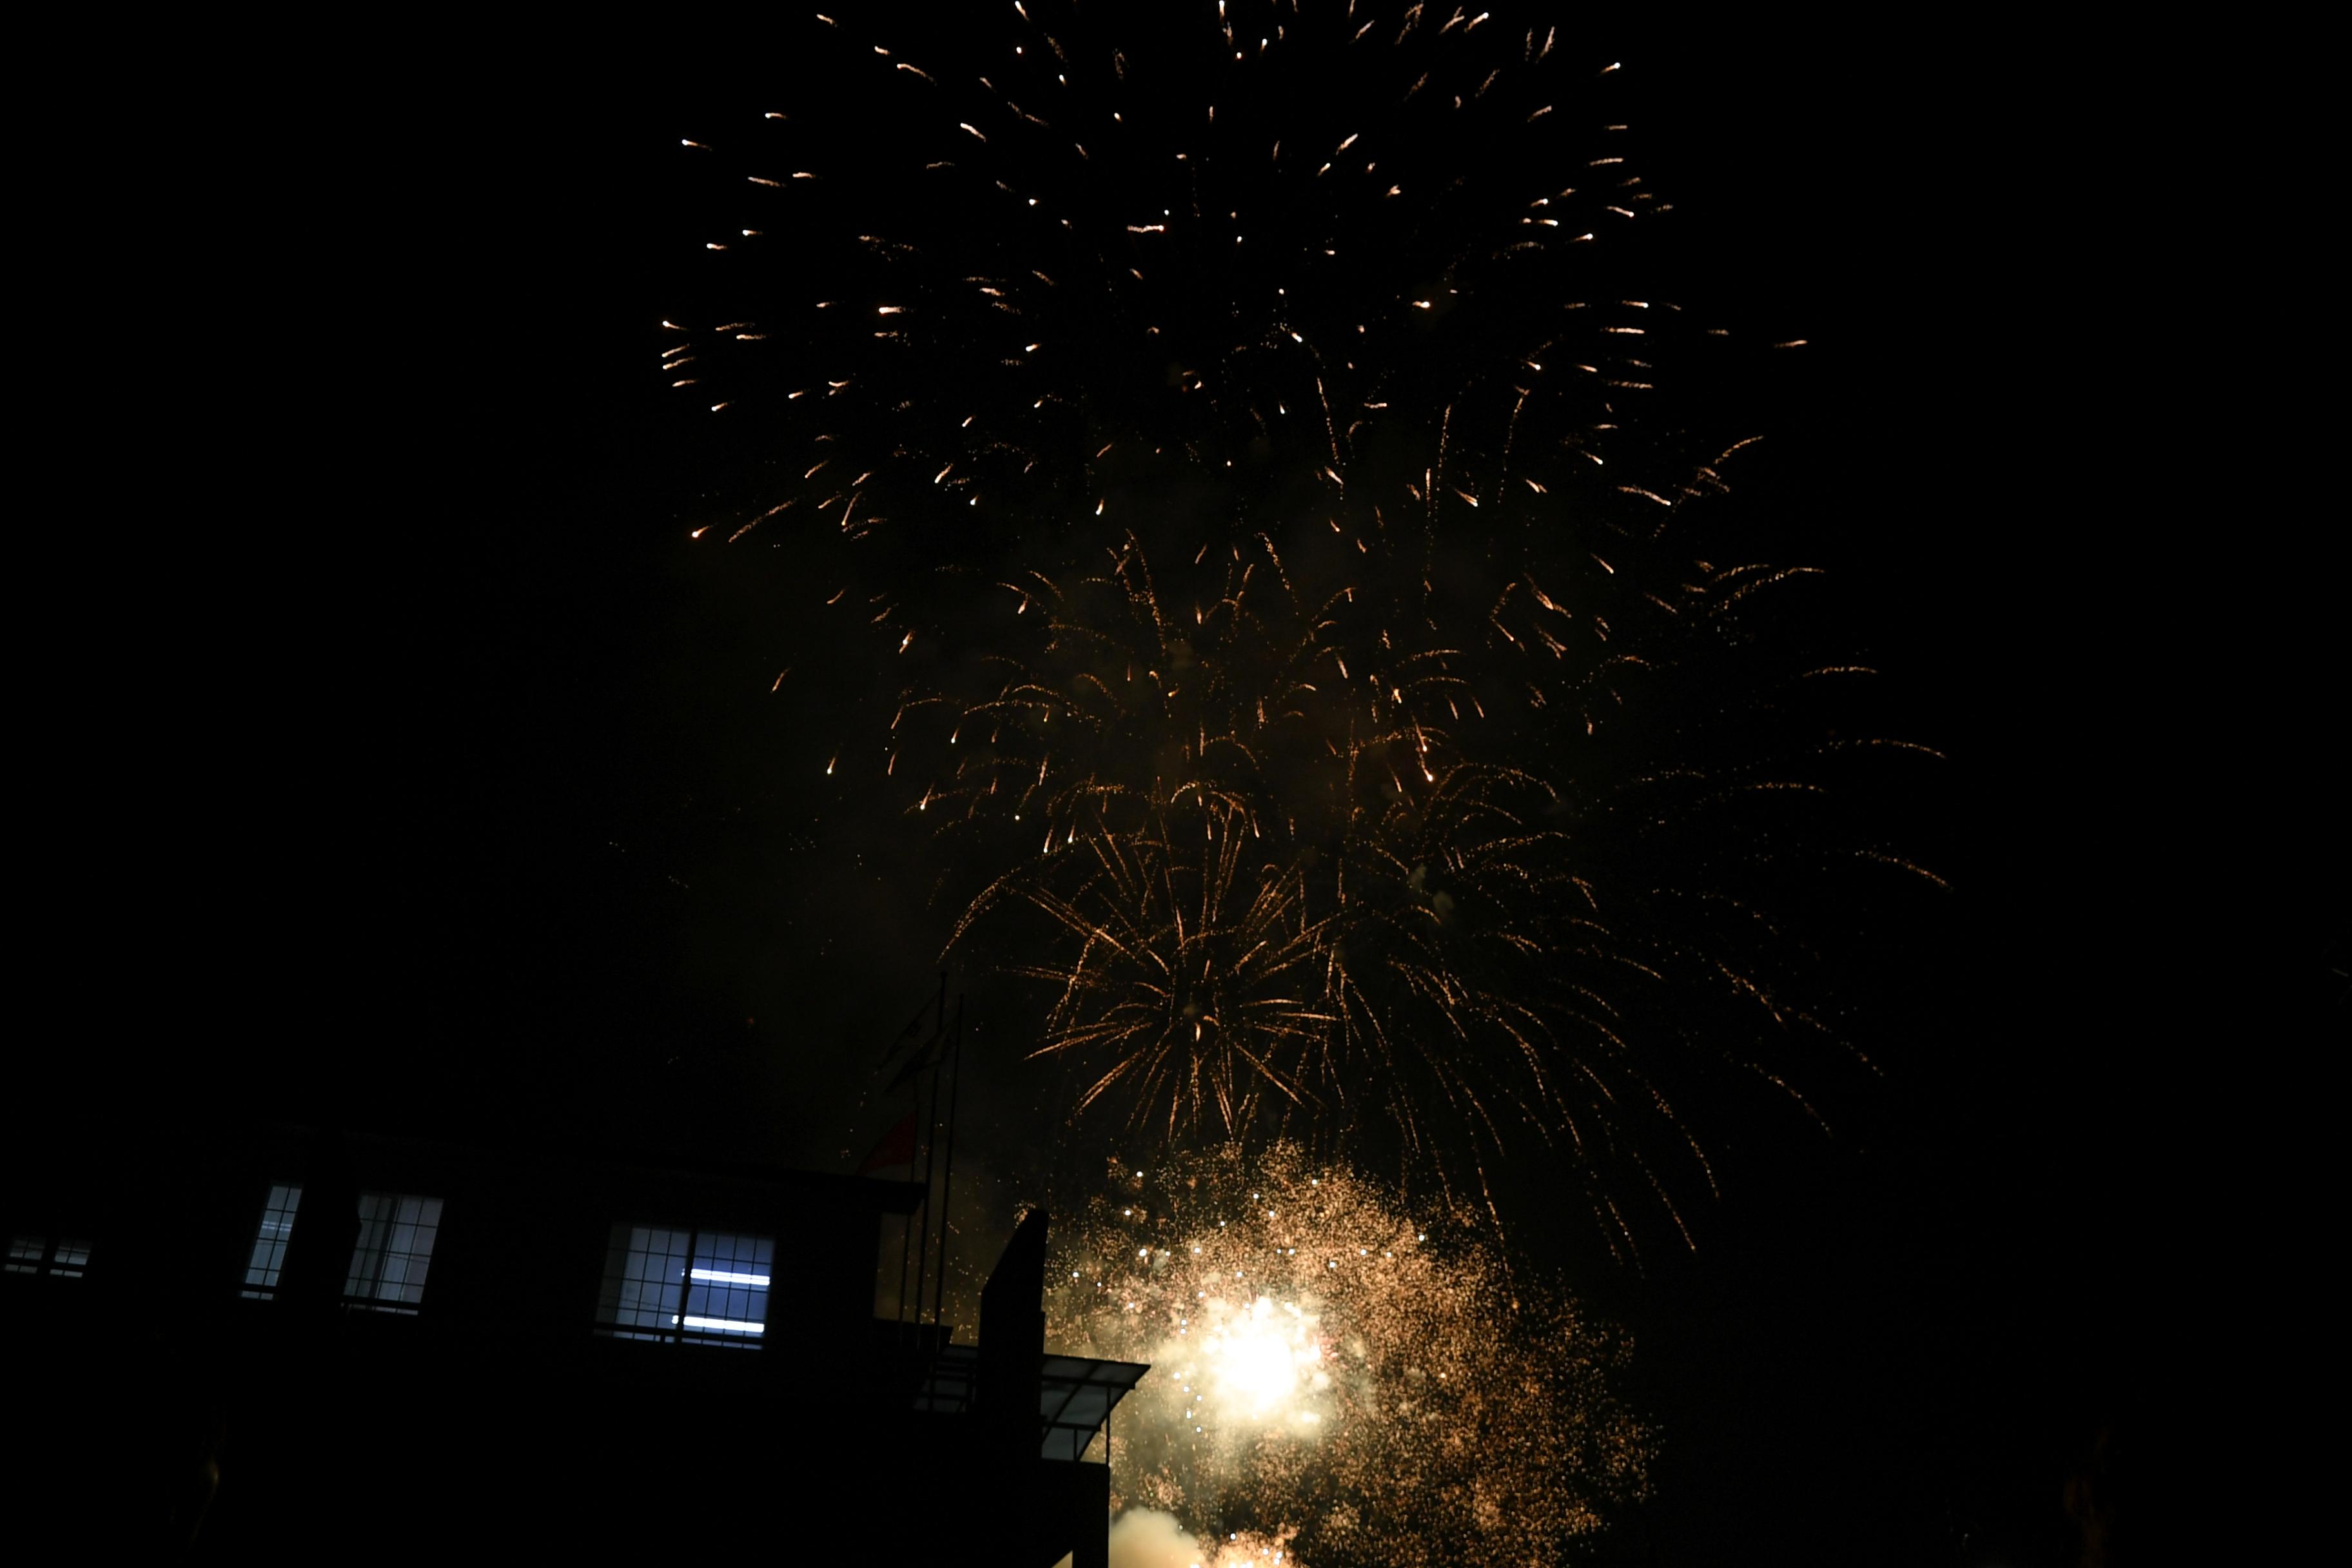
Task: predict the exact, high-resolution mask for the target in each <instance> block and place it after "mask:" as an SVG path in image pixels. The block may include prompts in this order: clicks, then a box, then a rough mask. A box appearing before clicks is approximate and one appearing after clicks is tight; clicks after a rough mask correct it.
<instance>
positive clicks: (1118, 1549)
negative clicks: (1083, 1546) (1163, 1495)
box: [1054, 1508, 1298, 1568]
mask: <svg viewBox="0 0 2352 1568" xmlns="http://www.w3.org/2000/svg"><path fill="white" fill-rule="evenodd" d="M1297 1565H1298V1560H1297V1558H1296V1557H1293V1556H1292V1555H1291V1554H1290V1537H1289V1534H1288V1532H1285V1533H1284V1534H1283V1535H1281V1536H1280V1537H1278V1538H1274V1539H1269V1538H1267V1537H1265V1536H1263V1535H1256V1534H1246V1535H1236V1536H1233V1537H1231V1538H1229V1539H1227V1540H1224V1541H1212V1542H1208V1543H1207V1544H1206V1545H1203V1544H1202V1542H1200V1541H1199V1540H1198V1539H1197V1538H1196V1537H1194V1536H1193V1534H1192V1531H1188V1530H1186V1529H1185V1528H1184V1527H1183V1526H1182V1525H1181V1524H1179V1523H1177V1522H1176V1516H1175V1515H1174V1514H1172V1513H1162V1512H1160V1510H1158V1509H1156V1508H1131V1509H1129V1510H1127V1511H1126V1512H1125V1513H1122V1514H1120V1515H1119V1516H1118V1519H1117V1520H1116V1521H1113V1523H1112V1524H1111V1527H1110V1568H1297ZM1054 1568H1070V1559H1068V1558H1067V1557H1065V1558H1063V1559H1062V1560H1061V1562H1059V1563H1055V1565H1054Z"/></svg>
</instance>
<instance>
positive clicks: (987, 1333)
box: [978, 1209, 1046, 1460]
mask: <svg viewBox="0 0 2352 1568" xmlns="http://www.w3.org/2000/svg"><path fill="white" fill-rule="evenodd" d="M1045 1223H1046V1219H1045V1210H1044V1209H1031V1210H1030V1211H1029V1212H1028V1213H1027V1214H1026V1215H1024V1216H1022V1220H1021V1224H1020V1225H1019V1226H1018V1227H1016V1228H1015V1229H1014V1230H1013V1239H1012V1240H1011V1241H1009V1242H1007V1243H1006V1244H1005V1247H1004V1255H1003V1257H1002V1258H998V1259H997V1260H996V1269H995V1272H993V1273H992V1274H991V1275H989V1277H988V1283H987V1284H986V1285H985V1286H983V1287H982V1289H981V1292H980V1387H979V1390H978V1394H979V1405H980V1412H979V1414H980V1418H981V1420H982V1423H983V1424H984V1425H985V1426H987V1428H988V1430H989V1434H990V1436H989V1439H988V1441H989V1446H990V1447H991V1448H992V1449H996V1450H997V1451H999V1452H1001V1453H1003V1454H1004V1455H1005V1456H1006V1457H1007V1458H1020V1459H1025V1460H1034V1459H1035V1458H1037V1457H1038V1448H1039V1444H1040V1443H1041V1441H1042V1426H1041V1424H1040V1420H1039V1416H1038V1412H1037V1370H1038V1363H1039V1362H1040V1361H1041V1359H1042V1358H1043V1357H1044V1356H1045Z"/></svg>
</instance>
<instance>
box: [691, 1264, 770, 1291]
mask: <svg viewBox="0 0 2352 1568" xmlns="http://www.w3.org/2000/svg"><path fill="white" fill-rule="evenodd" d="M694 1277H695V1278H696V1279H699V1280H701V1281H702V1282H703V1283H704V1284H706V1285H757V1286H758V1287H759V1288H760V1289H762V1290H764V1289H767V1288H768V1277H767V1276H766V1275H764V1274H730V1273H727V1272H726V1271H725V1270H723V1269H719V1268H698V1269H696V1270H695V1271H694Z"/></svg>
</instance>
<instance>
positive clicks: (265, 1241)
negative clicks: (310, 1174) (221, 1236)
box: [237, 1182, 302, 1301]
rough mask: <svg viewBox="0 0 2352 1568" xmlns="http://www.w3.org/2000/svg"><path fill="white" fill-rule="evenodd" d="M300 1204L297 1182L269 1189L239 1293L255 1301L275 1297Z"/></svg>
mask: <svg viewBox="0 0 2352 1568" xmlns="http://www.w3.org/2000/svg"><path fill="white" fill-rule="evenodd" d="M301 1203H302V1186H301V1184H300V1183H299V1182H296V1183H292V1184H283V1185H278V1186H273V1187H271V1188H270V1189H269V1201H268V1203H266V1204H264V1205H262V1207H261V1229H260V1230H259V1231H258V1232H257V1234H256V1235H255V1236H254V1238H253V1257H252V1258H251V1259H250V1260H248V1261H247V1264H246V1266H245V1289H242V1290H240V1291H238V1292H237V1294H238V1295H240V1296H250V1297H252V1298H253V1299H254V1300H257V1301H268V1300H273V1299H274V1298H275V1297H276V1296H277V1294H278V1275H279V1273H280V1272H282V1271H283V1270H284V1268H285V1267H286V1238H287V1237H290V1236H292V1235H293V1234H294V1211H295V1209H297V1208H298V1207H299V1206H300V1205H301Z"/></svg>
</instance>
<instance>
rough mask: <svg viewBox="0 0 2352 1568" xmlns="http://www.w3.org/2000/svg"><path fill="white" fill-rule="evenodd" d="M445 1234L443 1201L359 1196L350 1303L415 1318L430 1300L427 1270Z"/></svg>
mask: <svg viewBox="0 0 2352 1568" xmlns="http://www.w3.org/2000/svg"><path fill="white" fill-rule="evenodd" d="M440 1229H441V1200H440V1199H439V1198H420V1197H414V1196H411V1195H410V1194H406V1193H362V1194H360V1244H359V1246H358V1247H354V1248H353V1249H352V1272H351V1277H350V1278H349V1279H345V1280H344V1281H343V1296H344V1300H345V1304H346V1305H348V1306H352V1307H354V1308H358V1309H361V1310H366V1311H371V1312H400V1313H404V1314H405V1315H407V1316H410V1317H414V1316H415V1313H416V1303H417V1302H419V1301H421V1300H424V1299H425V1268H427V1267H428V1266H430V1265H431V1263H432V1261H433V1238H434V1237H435V1236H436V1234H438V1233H439V1231H440Z"/></svg>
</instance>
